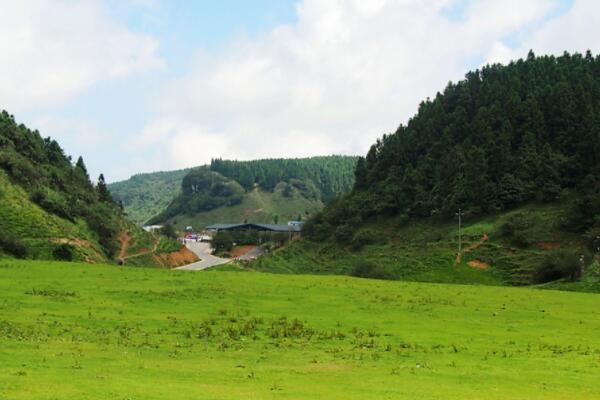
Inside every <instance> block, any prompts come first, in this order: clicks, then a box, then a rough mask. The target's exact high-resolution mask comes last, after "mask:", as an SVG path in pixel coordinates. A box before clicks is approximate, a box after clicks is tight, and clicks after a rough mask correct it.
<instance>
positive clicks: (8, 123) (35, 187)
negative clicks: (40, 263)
mask: <svg viewBox="0 0 600 400" xmlns="http://www.w3.org/2000/svg"><path fill="white" fill-rule="evenodd" d="M125 232H127V236H128V237H129V239H128V240H127V243H126V244H127V247H128V248H129V249H135V248H136V247H138V248H139V247H140V246H145V247H148V243H154V242H156V241H157V239H156V238H153V237H152V236H151V235H150V234H148V233H147V232H144V231H142V230H141V229H140V228H138V227H136V226H133V225H132V224H131V223H130V222H128V221H126V220H124V219H123V217H122V213H121V210H120V208H119V206H118V204H116V203H115V202H114V200H113V199H112V198H111V196H110V193H109V192H108V190H107V188H106V183H105V181H104V177H103V176H102V175H100V177H99V178H98V181H97V184H93V183H92V182H91V180H90V177H89V175H88V172H87V169H86V167H85V164H84V162H83V159H82V158H81V157H79V159H78V160H77V161H76V162H73V160H72V159H71V157H70V156H67V155H66V154H65V153H64V151H63V149H62V148H61V147H60V145H59V144H58V143H57V142H56V141H55V140H52V139H51V138H43V137H42V136H41V135H40V133H39V132H37V131H32V130H30V129H28V128H27V127H26V126H24V125H22V124H18V123H17V122H16V121H15V119H14V117H13V116H12V115H10V114H8V113H7V112H6V111H3V112H1V113H0V254H2V253H4V254H7V255H12V256H15V257H19V258H30V259H31V258H41V259H60V260H65V261H66V260H75V261H86V262H108V261H110V260H115V259H117V258H122V257H121V256H124V255H126V254H121V253H127V248H124V247H125V246H124V240H123V237H124V233H125ZM171 244H172V245H171V246H169V248H171V249H172V248H173V247H174V245H177V246H179V247H181V244H180V243H178V242H173V243H171ZM163 247H164V246H163ZM152 250H153V248H152V247H151V248H150V250H149V251H148V252H149V253H150V256H152V255H153V254H152V253H153V252H152ZM150 258H151V259H152V257H150ZM158 264H160V265H163V264H165V263H158Z"/></svg>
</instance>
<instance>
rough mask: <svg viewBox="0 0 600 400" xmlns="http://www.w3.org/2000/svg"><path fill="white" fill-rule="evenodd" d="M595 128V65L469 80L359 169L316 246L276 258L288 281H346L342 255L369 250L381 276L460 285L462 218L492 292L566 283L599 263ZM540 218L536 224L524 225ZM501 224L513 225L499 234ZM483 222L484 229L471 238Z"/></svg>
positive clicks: (388, 138)
mask: <svg viewBox="0 0 600 400" xmlns="http://www.w3.org/2000/svg"><path fill="white" fill-rule="evenodd" d="M599 117H600V57H596V58H594V57H593V56H592V55H591V54H590V53H589V52H588V53H587V54H586V55H585V56H581V55H579V54H575V55H568V54H565V55H564V56H561V57H558V58H555V57H552V56H544V57H535V56H534V55H533V53H530V54H529V56H528V58H527V59H526V60H519V61H517V62H513V63H511V64H509V65H507V66H502V65H492V66H486V67H484V68H483V69H481V70H477V71H474V72H469V73H468V74H467V75H466V79H465V80H463V81H461V82H458V83H456V84H453V83H450V84H449V85H448V86H447V88H446V89H445V90H444V92H443V94H442V93H438V95H437V96H436V97H435V98H434V99H433V100H430V99H428V100H426V101H425V102H423V103H421V105H420V107H419V111H418V113H417V115H415V116H414V117H413V118H411V119H410V120H409V122H408V124H407V125H400V127H399V128H398V130H397V131H396V132H395V133H394V134H391V135H384V136H383V138H382V139H381V140H378V141H377V143H376V144H374V145H373V146H372V148H371V149H370V151H369V152H368V154H367V155H366V157H365V158H360V159H359V161H358V163H357V169H356V183H355V186H354V188H353V190H352V191H351V193H350V194H348V195H347V196H344V197H343V198H342V199H340V200H339V201H336V202H333V203H332V204H330V205H329V206H327V207H326V208H325V210H324V211H323V212H322V213H320V214H319V215H317V216H316V217H315V218H312V219H311V220H310V221H308V222H307V224H306V226H305V234H306V237H307V238H308V240H309V241H312V242H313V243H312V244H311V243H308V242H304V243H302V244H298V245H294V246H292V247H291V248H289V249H287V250H283V251H282V253H281V256H280V257H281V258H282V259H286V258H289V259H291V258H294V259H293V260H292V261H290V263H288V266H289V268H288V269H289V270H290V271H300V272H302V271H306V270H307V269H319V270H321V272H329V273H349V272H351V271H352V270H353V268H354V267H353V266H352V265H350V264H349V263H348V261H349V260H350V259H351V257H350V256H349V255H348V253H347V252H346V250H347V249H352V248H360V247H361V246H362V245H363V244H366V245H371V244H378V245H379V246H381V248H377V247H376V250H373V251H374V253H380V257H381V259H380V260H379V261H378V262H377V263H376V264H386V268H387V267H390V268H391V269H392V271H387V270H386V271H383V272H381V274H383V275H385V276H386V277H392V278H394V277H395V278H402V277H405V276H412V277H413V278H415V279H425V278H423V276H425V275H427V276H428V277H427V278H426V279H427V280H441V281H447V280H448V279H451V280H456V281H459V282H460V281H462V279H463V278H456V276H455V270H452V269H448V268H452V265H453V260H454V261H456V260H455V257H456V252H457V250H454V249H456V248H457V232H456V228H455V226H456V215H455V214H456V213H457V212H458V211H459V209H460V210H461V215H462V219H463V221H464V222H465V223H466V224H467V228H468V229H469V228H470V224H474V226H475V227H474V228H472V229H473V230H474V232H476V234H475V235H474V236H471V237H468V238H467V240H468V241H470V242H476V241H477V240H482V239H481V238H482V237H483V235H484V234H487V235H490V238H491V239H492V240H486V241H485V245H484V246H481V247H480V250H478V251H480V252H484V253H485V254H478V257H479V258H481V259H482V261H485V262H486V263H488V264H490V265H491V266H490V271H489V274H488V275H490V277H491V278H493V279H492V281H495V282H498V283H513V284H525V283H535V282H538V283H539V282H545V281H552V280H555V279H559V278H563V279H568V280H576V279H578V278H579V277H580V276H581V275H582V273H583V270H584V269H585V268H586V266H588V265H589V264H590V263H591V262H592V258H593V256H594V254H595V255H598V253H599V252H600V242H599V241H600V239H599V238H600V119H599ZM546 207H547V209H548V210H552V212H550V213H549V214H547V215H545V214H544V212H543V211H540V212H539V213H538V212H536V211H531V210H536V209H539V210H543V209H545V208H546ZM510 215H517V216H516V217H514V219H513V220H511V221H508V220H507V218H510ZM486 218H487V220H488V221H489V224H488V225H487V226H486V225H483V226H480V227H477V223H478V221H484V220H486ZM467 232H468V231H467ZM545 242H549V243H548V244H544V243H545ZM376 246H377V245H376ZM367 249H368V246H367ZM305 250H306V251H305ZM380 250H381V251H380ZM550 250H553V251H550ZM295 251H299V252H300V253H295ZM543 252H546V253H547V254H541V253H543ZM332 254H336V255H339V257H336V256H332ZM436 255H437V256H436ZM274 257H275V256H274ZM374 257H377V255H376V254H373V255H371V256H369V257H367V258H368V259H373V258H374ZM356 258H361V256H360V254H359V255H358V257H356ZM326 260H327V261H326ZM344 260H345V261H344ZM344 263H345V265H344ZM461 263H462V264H464V260H459V264H461ZM285 264H286V263H285V262H284V263H283V264H280V263H278V262H270V261H268V260H265V261H264V264H261V261H259V262H258V263H257V264H256V265H257V268H261V269H267V270H277V269H285V268H286V267H285V266H284V265H285ZM417 266H418V268H417ZM365 268H366V269H376V268H375V267H373V266H368V267H365ZM415 268H417V269H419V270H420V271H419V273H417V274H415V273H414V269H415ZM436 268H446V269H447V271H446V272H443V273H441V272H440V274H438V273H437V272H435V271H434V270H435V269H436ZM356 273H357V274H361V271H360V268H358V267H357V271H356ZM378 274H379V272H376V273H375V275H378ZM469 275H472V271H471V272H469ZM490 277H486V278H485V280H489V279H491V278H490ZM464 279H466V280H467V281H468V280H469V279H470V278H467V277H465V278H464ZM476 279H479V278H476Z"/></svg>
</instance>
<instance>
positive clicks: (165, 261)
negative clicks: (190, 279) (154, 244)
mask: <svg viewBox="0 0 600 400" xmlns="http://www.w3.org/2000/svg"><path fill="white" fill-rule="evenodd" d="M153 258H154V260H155V261H156V263H157V264H159V265H161V266H163V267H170V268H175V267H181V266H183V265H187V264H191V263H194V262H196V261H200V259H199V258H198V256H197V255H196V254H194V253H193V252H192V251H191V250H190V249H188V248H187V247H182V248H181V249H180V250H179V251H174V252H172V253H160V254H156V255H154V256H153Z"/></svg>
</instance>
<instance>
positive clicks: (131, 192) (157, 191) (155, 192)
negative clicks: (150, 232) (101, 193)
mask: <svg viewBox="0 0 600 400" xmlns="http://www.w3.org/2000/svg"><path fill="white" fill-rule="evenodd" d="M188 172H189V169H180V170H176V171H161V172H152V173H146V174H137V175H134V176H132V177H131V178H129V179H127V180H124V181H120V182H114V183H110V184H108V190H110V192H111V194H112V195H113V197H114V198H115V199H117V200H119V201H121V202H122V203H123V207H124V209H125V212H126V213H127V218H128V219H129V220H131V221H133V222H134V223H136V224H138V225H141V224H144V223H145V222H147V221H148V220H149V219H150V218H152V217H154V216H155V215H158V214H160V213H161V212H162V211H164V210H165V209H166V208H167V206H168V205H169V203H171V201H173V199H174V198H175V197H176V196H177V195H178V194H179V193H180V191H181V181H182V180H183V177H184V176H185V175H187V173H188Z"/></svg>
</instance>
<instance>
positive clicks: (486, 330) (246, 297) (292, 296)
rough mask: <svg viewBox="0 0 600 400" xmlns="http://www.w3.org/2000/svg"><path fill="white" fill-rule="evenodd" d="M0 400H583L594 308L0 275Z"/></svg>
mask: <svg viewBox="0 0 600 400" xmlns="http://www.w3.org/2000/svg"><path fill="white" fill-rule="evenodd" d="M0 292H1V293H2V302H0V310H1V313H0V315H1V316H0V348H1V349H2V351H0V398H3V399H14V400H20V399H23V400H25V399H26V400H37V399H48V398H55V399H64V400H69V399H82V398H85V399H90V400H93V399H109V398H117V399H156V400H158V399H169V400H172V399H280V398H286V399H318V398H326V399H344V400H352V399H361V400H363V399H386V398H389V399H465V400H468V399H481V398H486V399H490V400H493V399H503V400H504V399H538V400H539V399H594V398H598V393H600V380H599V379H598V372H599V368H600V366H599V363H598V356H599V355H600V335H598V332H599V330H600V318H598V313H599V311H598V310H599V309H600V296H598V295H595V294H587V293H568V292H559V291H542V290H535V289H529V288H507V287H483V286H464V285H446V284H424V283H410V282H384V281H377V280H365V279H356V278H350V277H341V276H329V277H323V276H320V277H316V276H282V275H275V274H259V273H236V272H222V271H218V270H215V271H204V272H202V273H189V272H185V271H180V272H177V271H164V270H157V269H148V268H118V267H115V266H101V265H80V264H75V263H71V264H64V263H57V262H52V263H48V262H32V261H27V262H23V261H5V260H0Z"/></svg>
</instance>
